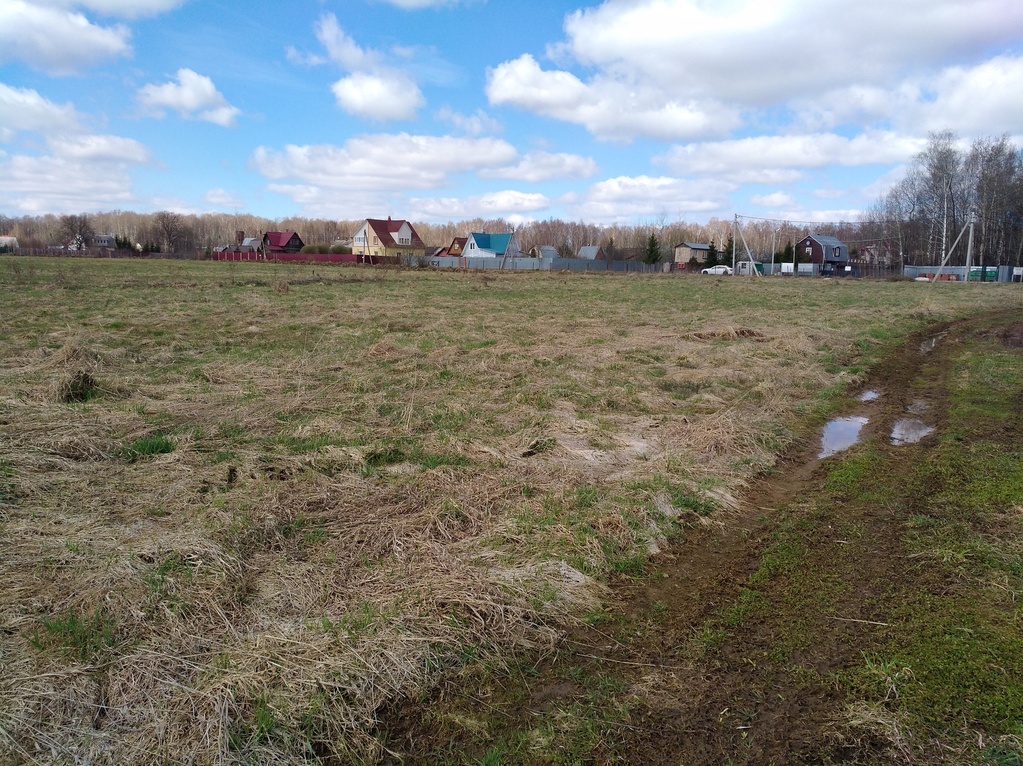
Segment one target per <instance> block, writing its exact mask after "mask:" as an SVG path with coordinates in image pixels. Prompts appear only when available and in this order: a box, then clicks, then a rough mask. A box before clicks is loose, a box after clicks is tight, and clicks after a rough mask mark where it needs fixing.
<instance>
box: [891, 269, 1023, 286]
mask: <svg viewBox="0 0 1023 766" xmlns="http://www.w3.org/2000/svg"><path fill="white" fill-rule="evenodd" d="M906 276H907V277H910V278H912V279H931V280H933V279H934V278H935V277H937V281H939V282H965V281H967V274H966V267H965V266H945V267H943V268H940V269H939V268H938V267H937V266H906ZM969 281H970V282H1020V281H1023V268H1020V267H1018V266H1015V267H1014V266H972V267H970V274H969Z"/></svg>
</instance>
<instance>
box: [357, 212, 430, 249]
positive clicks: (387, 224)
mask: <svg viewBox="0 0 1023 766" xmlns="http://www.w3.org/2000/svg"><path fill="white" fill-rule="evenodd" d="M366 223H368V224H369V225H370V228H372V229H373V231H375V232H376V235H377V237H378V238H379V239H380V244H381V245H383V246H384V247H399V246H403V247H409V245H399V243H398V242H395V241H394V235H395V234H397V233H398V232H399V231H400V230H401V227H402V226H404V225H405V224H408V228H409V231H410V232H411V236H410V237H409V239H411V240H412V244H411V246H412V247H426V245H425V244H424V243H423V240H422V239H421V238H420V236H419V232H417V231H416V227H415V226H413V225H412V223H411V222H410V221H406V220H403V219H400V218H399V219H392V218H388V219H387V220H383V219H381V218H367V219H366Z"/></svg>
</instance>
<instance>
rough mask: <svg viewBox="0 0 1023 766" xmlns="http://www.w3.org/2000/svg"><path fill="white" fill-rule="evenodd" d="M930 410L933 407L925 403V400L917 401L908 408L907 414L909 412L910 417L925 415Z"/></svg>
mask: <svg viewBox="0 0 1023 766" xmlns="http://www.w3.org/2000/svg"><path fill="white" fill-rule="evenodd" d="M930 408H931V405H930V404H928V403H927V402H925V401H924V400H923V399H917V400H916V401H914V402H913V403H912V404H911V405H909V406H908V407H907V408H906V412H908V413H909V414H910V415H923V414H924V413H925V412H927V410H929V409H930Z"/></svg>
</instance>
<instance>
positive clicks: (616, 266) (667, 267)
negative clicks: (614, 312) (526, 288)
mask: <svg viewBox="0 0 1023 766" xmlns="http://www.w3.org/2000/svg"><path fill="white" fill-rule="evenodd" d="M420 260H421V262H422V265H423V266H428V267H433V268H436V269H467V270H469V271H582V272H594V273H598V274H599V273H607V272H614V273H621V274H662V273H665V272H670V271H672V268H671V267H672V265H673V264H670V263H641V262H639V261H590V260H585V259H581V258H500V257H498V258H458V257H455V256H442V257H434V258H429V257H427V258H423V259H411V261H410V262H409V265H419V263H418V262H419V261H420Z"/></svg>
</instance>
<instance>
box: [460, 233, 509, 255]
mask: <svg viewBox="0 0 1023 766" xmlns="http://www.w3.org/2000/svg"><path fill="white" fill-rule="evenodd" d="M469 236H470V237H472V238H473V240H474V241H475V242H476V247H478V248H480V249H481V250H490V251H491V252H494V253H497V254H498V255H503V254H504V252H505V250H507V249H508V244H509V243H510V242H511V239H512V234H511V233H510V232H509V233H507V234H487V233H486V232H482V231H474V232H472V234H470V235H469Z"/></svg>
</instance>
